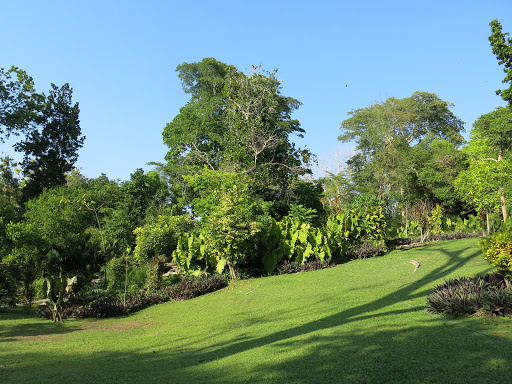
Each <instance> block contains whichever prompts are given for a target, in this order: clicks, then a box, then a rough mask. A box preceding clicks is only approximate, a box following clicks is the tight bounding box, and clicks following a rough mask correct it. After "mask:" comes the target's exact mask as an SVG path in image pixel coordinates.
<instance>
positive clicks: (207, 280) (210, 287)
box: [168, 274, 228, 301]
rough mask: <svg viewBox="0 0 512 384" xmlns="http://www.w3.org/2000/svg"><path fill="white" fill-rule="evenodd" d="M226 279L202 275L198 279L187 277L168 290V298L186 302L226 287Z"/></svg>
mask: <svg viewBox="0 0 512 384" xmlns="http://www.w3.org/2000/svg"><path fill="white" fill-rule="evenodd" d="M227 283H228V279H227V277H226V276H224V275H219V274H214V275H210V276H208V275H202V276H199V277H194V278H191V277H188V278H184V279H183V280H181V281H180V282H179V283H177V284H175V285H172V286H171V287H170V288H169V289H168V290H169V292H168V294H169V298H170V299H172V300H178V301H179V300H187V299H191V298H193V297H197V296H201V295H204V294H205V293H209V292H213V291H216V290H217V289H220V288H223V287H225V286H226V285H227Z"/></svg>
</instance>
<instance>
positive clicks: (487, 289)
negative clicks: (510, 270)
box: [427, 273, 512, 316]
mask: <svg viewBox="0 0 512 384" xmlns="http://www.w3.org/2000/svg"><path fill="white" fill-rule="evenodd" d="M427 308H428V310H429V311H431V312H434V313H441V314H445V315H455V316H462V315H473V314H480V313H487V314H493V315H504V314H507V313H510V312H511V311H512V292H511V291H510V289H509V288H508V287H507V286H506V283H505V280H504V278H503V276H502V275H500V274H497V273H492V274H488V275H485V276H477V277H473V278H469V277H462V278H459V279H451V280H447V281H446V282H445V283H444V284H441V285H439V286H437V287H435V288H434V289H432V290H431V291H430V294H429V295H428V298H427Z"/></svg>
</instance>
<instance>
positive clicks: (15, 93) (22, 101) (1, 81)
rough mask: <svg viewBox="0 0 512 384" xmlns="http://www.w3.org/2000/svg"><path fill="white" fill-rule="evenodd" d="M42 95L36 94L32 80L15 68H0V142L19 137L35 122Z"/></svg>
mask: <svg viewBox="0 0 512 384" xmlns="http://www.w3.org/2000/svg"><path fill="white" fill-rule="evenodd" d="M43 100H44V95H41V94H38V93H36V91H35V89H34V80H33V79H32V77H30V76H29V75H27V73H26V72H25V71H24V70H22V69H20V68H17V67H14V66H13V67H11V68H10V69H8V70H4V69H3V68H0V142H4V137H6V138H7V137H9V135H10V134H15V135H19V134H20V133H26V132H27V131H29V130H30V128H31V125H32V124H33V123H35V122H37V121H38V120H39V119H38V111H39V110H40V109H41V104H42V102H43Z"/></svg>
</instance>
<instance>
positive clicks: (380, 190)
mask: <svg viewBox="0 0 512 384" xmlns="http://www.w3.org/2000/svg"><path fill="white" fill-rule="evenodd" d="M450 107H452V104H450V103H448V102H446V101H443V100H441V99H440V98H439V97H438V96H437V95H436V94H434V93H428V92H415V93H414V94H413V95H412V96H410V97H407V98H404V99H396V98H394V97H391V98H389V99H388V100H386V101H385V102H383V103H380V104H374V105H372V106H370V107H367V108H363V109H357V110H353V111H351V112H349V115H351V117H350V118H349V119H347V120H345V121H343V122H342V124H341V130H342V134H341V135H340V136H339V137H338V140H341V141H343V142H348V141H355V142H356V144H357V147H356V148H357V151H358V152H357V153H356V155H355V156H353V157H352V158H351V159H350V160H349V161H348V164H349V166H350V167H351V168H352V170H353V171H354V180H355V182H356V185H358V187H359V190H360V192H372V193H375V194H377V195H378V196H379V197H391V198H393V199H398V200H399V199H400V198H402V199H407V198H408V195H411V194H415V193H417V189H418V183H417V178H418V174H419V169H418V166H421V164H418V163H417V161H415V158H416V157H417V156H415V151H417V150H418V148H419V146H420V145H421V150H428V149H429V148H430V146H431V144H432V143H433V142H434V140H436V139H443V140H446V141H448V142H450V143H453V144H454V145H457V146H458V145H460V144H461V143H462V142H463V138H462V135H461V131H463V129H464V128H463V124H464V123H463V122H462V121H461V120H460V119H459V118H457V117H456V116H455V115H454V114H453V113H452V112H451V111H450Z"/></svg>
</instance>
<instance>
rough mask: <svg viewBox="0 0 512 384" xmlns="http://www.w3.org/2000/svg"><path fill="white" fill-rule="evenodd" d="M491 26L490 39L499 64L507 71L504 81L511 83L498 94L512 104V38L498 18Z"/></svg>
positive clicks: (499, 90) (497, 92) (498, 91)
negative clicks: (504, 30) (504, 31)
mask: <svg viewBox="0 0 512 384" xmlns="http://www.w3.org/2000/svg"><path fill="white" fill-rule="evenodd" d="M489 25H490V26H491V36H489V41H490V42H491V46H492V52H493V53H494V54H495V55H496V58H497V59H498V64H499V65H502V64H503V65H504V68H503V72H505V78H504V79H503V81H502V82H503V83H504V84H506V83H510V84H509V87H508V88H507V89H498V90H497V91H496V94H497V95H500V96H501V98H502V99H503V100H505V101H507V102H508V103H509V105H510V104H512V38H510V37H507V36H508V35H509V33H508V32H506V33H503V31H502V29H503V27H502V26H501V23H500V22H499V21H498V20H493V21H491V22H490V24H489Z"/></svg>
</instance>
